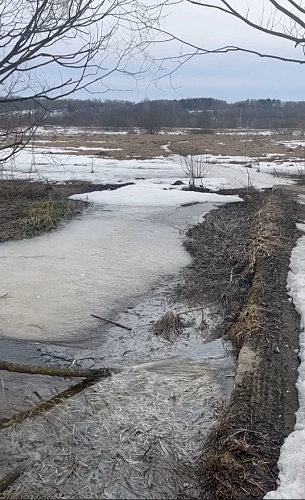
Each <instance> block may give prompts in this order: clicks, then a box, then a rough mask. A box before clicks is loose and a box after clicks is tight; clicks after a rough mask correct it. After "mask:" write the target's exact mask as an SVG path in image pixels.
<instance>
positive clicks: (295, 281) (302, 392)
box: [264, 224, 305, 500]
mask: <svg viewBox="0 0 305 500" xmlns="http://www.w3.org/2000/svg"><path fill="white" fill-rule="evenodd" d="M298 229H300V230H302V231H304V232H305V225H304V224H298ZM290 269H291V271H289V273H288V278H287V289H288V293H289V295H290V296H291V297H292V299H293V303H294V306H295V308H296V311H297V312H298V313H299V315H300V318H301V333H300V351H299V357H300V360H301V364H300V366H299V369H298V373H299V375H298V380H297V383H296V387H297V389H298V393H299V409H298V411H297V413H296V424H295V428H294V431H293V432H292V433H291V434H289V436H288V437H287V438H286V439H285V441H284V444H283V446H282V448H281V453H280V458H279V461H278V468H279V486H278V488H277V490H276V491H270V492H269V493H267V495H266V496H265V497H264V498H265V499H287V500H288V499H304V498H305V236H302V237H301V238H300V239H299V240H298V242H297V245H296V247H295V248H294V249H293V251H292V254H291V259H290Z"/></svg>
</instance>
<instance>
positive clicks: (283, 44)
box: [79, 0, 305, 102]
mask: <svg viewBox="0 0 305 500" xmlns="http://www.w3.org/2000/svg"><path fill="white" fill-rule="evenodd" d="M210 3H211V2H210ZM214 3H215V4H217V3H219V2H217V0H215V2H214ZM248 3H250V4H251V9H252V10H251V12H252V15H253V16H254V20H257V19H258V18H259V15H260V14H261V12H262V9H263V3H264V2H263V0H255V2H248ZM265 3H266V2H265ZM284 3H285V0H284ZM232 4H234V5H235V6H236V7H238V6H240V5H242V6H245V5H246V4H247V2H246V0H233V2H232ZM166 14H167V18H166V21H165V23H164V29H166V30H168V31H169V32H171V33H174V34H175V35H176V36H178V37H179V38H182V39H184V40H187V41H189V42H191V43H194V44H196V45H198V46H200V47H202V48H209V49H213V48H218V47H221V46H224V45H238V46H241V47H246V48H248V49H253V50H258V51H261V52H262V53H272V54H277V55H279V56H286V57H294V58H297V57H300V56H301V53H300V52H298V49H295V48H294V45H293V43H291V42H289V41H283V40H281V39H279V38H276V37H272V36H268V35H265V34H263V33H260V32H257V31H255V30H253V29H251V28H250V27H247V26H246V25H245V24H244V23H242V22H241V21H239V20H237V19H234V18H233V17H232V16H228V15H225V14H222V13H221V12H219V11H214V10H211V9H206V8H203V7H199V6H195V5H191V4H189V3H187V2H182V3H181V4H178V5H172V6H171V7H169V8H168V10H167V12H166ZM180 46H181V44H179V43H175V44H166V43H164V44H160V45H159V46H157V47H154V48H152V49H151V50H152V51H154V53H155V54H156V56H157V57H159V58H160V57H165V58H167V57H170V56H173V55H177V54H179V50H180ZM185 50H187V51H188V49H185ZM165 66H166V68H167V69H168V70H169V71H172V70H173V68H174V66H173V64H172V63H170V62H167V63H165ZM304 76H305V65H304V66H301V65H299V64H293V63H287V62H286V63H285V62H279V61H274V60H270V59H261V58H259V57H257V56H255V55H249V54H244V53H231V54H215V55H201V56H196V57H194V58H192V59H191V60H189V61H188V62H187V63H185V64H184V65H183V66H182V67H181V68H180V69H178V70H177V71H176V72H175V73H174V74H173V75H172V77H171V80H170V79H169V78H164V79H161V80H160V81H159V82H158V87H156V86H155V85H154V84H152V83H150V82H151V78H152V77H149V78H147V79H146V80H145V81H142V82H138V85H137V86H135V83H134V82H131V81H129V82H127V81H126V82H125V81H124V80H123V78H122V77H121V76H120V75H117V76H115V77H113V78H112V79H111V80H110V81H109V85H110V86H111V87H113V88H123V89H125V90H122V91H120V92H118V91H110V92H108V93H107V94H105V95H103V96H100V97H102V98H108V99H127V100H132V101H140V100H142V99H144V98H149V99H182V98H187V97H214V98H218V99H224V100H227V101H230V102H233V101H237V100H244V99H258V98H274V99H281V100H294V101H298V100H305V86H304ZM127 89H129V90H127ZM96 90H97V88H96ZM79 97H89V96H86V94H82V95H81V96H79ZM97 97H98V96H97Z"/></svg>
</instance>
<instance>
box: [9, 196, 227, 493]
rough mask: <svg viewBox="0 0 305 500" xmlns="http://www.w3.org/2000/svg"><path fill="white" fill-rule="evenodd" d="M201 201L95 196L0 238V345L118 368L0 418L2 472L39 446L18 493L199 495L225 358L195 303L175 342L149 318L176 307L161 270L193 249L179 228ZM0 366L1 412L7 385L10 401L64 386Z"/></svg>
mask: <svg viewBox="0 0 305 500" xmlns="http://www.w3.org/2000/svg"><path fill="white" fill-rule="evenodd" d="M212 208H213V205H211V204H209V203H204V204H197V205H193V206H188V207H175V208H173V207H171V208H169V207H167V208H164V207H163V208H162V209H161V208H160V207H159V208H152V207H141V208H139V207H128V208H126V207H125V208H124V209H123V208H122V207H111V210H109V209H107V210H105V209H104V208H103V207H100V208H95V209H90V210H89V211H88V212H87V213H86V214H84V215H82V216H81V217H80V219H79V220H74V221H72V222H71V223H69V224H67V225H65V226H64V227H63V228H62V229H60V230H58V231H56V232H53V233H50V234H45V235H43V236H40V237H37V238H34V239H32V240H24V241H18V242H9V243H4V244H1V245H0V266H1V290H0V295H2V294H3V293H7V294H8V295H7V296H6V297H5V298H3V299H1V301H0V308H1V309H0V310H1V330H0V332H1V336H2V340H1V352H2V358H4V359H7V360H11V361H13V360H19V361H21V362H32V363H48V364H49V363H55V364H57V365H58V364H61V365H64V366H70V365H71V363H73V365H74V366H75V367H77V366H84V367H85V366H88V367H91V366H95V367H96V366H105V365H106V366H111V367H114V368H115V369H114V371H113V374H112V376H111V377H110V378H109V379H107V380H103V381H101V382H100V383H98V384H96V385H95V386H94V387H91V388H89V389H87V390H86V391H85V392H84V393H83V394H81V395H78V396H77V397H74V398H72V399H71V400H68V401H67V402H66V403H63V404H61V405H60V406H59V407H57V408H55V410H54V411H53V412H52V413H51V414H47V415H41V416H39V417H35V418H32V419H29V420H27V421H25V422H24V423H21V424H17V425H16V426H14V428H13V430H12V429H8V430H6V431H1V434H0V437H1V439H0V450H1V451H0V456H2V457H3V458H2V459H1V460H0V465H1V468H2V470H3V471H6V470H9V469H10V468H11V467H12V466H14V465H16V464H17V463H18V460H20V457H22V456H28V453H30V452H32V451H35V452H39V453H40V455H41V457H42V460H40V461H38V463H37V464H36V466H35V467H34V468H33V469H31V470H30V471H29V472H28V473H27V474H26V475H24V476H22V478H21V479H20V480H19V482H18V483H16V484H17V487H18V495H19V496H20V497H23V498H24V497H31V498H41V497H43V498H59V497H63V498H79V497H80V496H82V497H86V498H97V497H99V498H100V497H102V498H139V497H140V498H151V499H155V498H176V496H177V495H178V494H181V495H182V496H184V495H188V494H189V495H191V496H192V497H193V498H199V497H200V494H201V493H200V491H199V489H198V481H197V466H198V464H199V457H200V453H201V450H202V441H203V439H204V436H205V434H206V432H207V431H208V429H209V428H210V427H211V425H212V423H213V422H214V420H215V409H217V408H218V407H219V405H221V404H222V402H223V400H224V398H225V397H226V396H227V395H228V394H229V391H230V387H231V384H232V380H233V379H232V376H233V374H234V366H233V363H232V360H231V358H230V357H228V356H227V353H226V352H225V349H224V346H223V345H222V343H221V341H219V340H216V341H213V342H208V343H206V344H205V343H204V340H203V338H202V337H200V334H199V330H198V331H197V330H196V328H194V325H195V326H196V321H197V320H198V313H194V314H193V313H192V312H191V313H190V316H187V315H188V314H189V313H185V317H184V319H185V320H186V325H187V326H186V328H185V329H184V331H183V333H182V335H181V337H179V338H177V339H176V340H175V341H173V342H169V341H167V340H165V339H163V338H159V337H156V336H155V335H154V334H153V333H152V332H151V330H150V326H151V321H153V320H157V319H159V318H160V317H161V316H162V315H163V314H164V312H166V311H168V310H169V309H171V310H174V311H176V312H179V313H183V312H184V311H185V305H183V304H171V303H170V301H169V299H168V298H167V291H168V290H167V284H166V277H167V276H169V275H170V276H171V280H172V279H173V277H174V276H176V277H177V278H178V273H179V271H180V270H181V268H182V267H183V266H185V265H187V264H188V263H189V262H190V258H189V256H188V254H187V253H186V252H185V251H184V249H183V247H182V245H181V243H182V236H181V229H184V228H185V227H186V226H187V225H188V224H190V223H194V222H196V221H198V220H199V219H200V218H201V217H202V215H203V214H204V213H206V212H207V211H209V210H211V209H212ZM91 313H95V314H98V315H100V316H104V317H107V318H113V319H116V320H119V321H120V322H122V323H124V324H126V325H128V326H131V327H132V332H128V331H126V330H122V329H120V328H117V327H111V326H109V325H107V324H105V323H103V322H100V321H99V320H96V319H94V318H92V317H91V316H90V314H91ZM192 314H193V315H192ZM200 314H201V318H202V319H203V317H204V319H205V320H206V321H207V322H209V321H211V322H213V321H214V317H213V314H212V313H211V311H208V310H206V311H204V310H202V311H201V312H200ZM200 314H199V315H200ZM0 374H1V372H0ZM1 378H2V391H1V397H0V400H2V408H3V409H4V415H2V416H7V413H6V414H5V412H7V411H8V408H9V406H10V401H9V399H8V398H9V395H10V394H11V391H13V393H14V397H15V400H14V401H13V407H14V413H15V412H16V411H20V410H21V409H24V408H26V407H31V405H32V404H37V402H38V400H37V398H38V397H39V398H41V397H42V398H43V399H47V398H49V397H51V396H52V391H54V387H55V388H56V390H57V391H60V390H63V389H64V388H65V387H63V382H62V381H60V380H59V381H57V382H56V381H54V380H52V382H51V383H50V382H49V381H47V377H32V376H26V375H25V376H22V377H19V378H18V375H12V376H11V377H8V376H7V375H4V374H3V372H2V374H1ZM66 383H67V382H66ZM51 384H53V385H52V386H51ZM53 393H54V392H53ZM11 409H12V406H11ZM71 470H73V471H75V473H74V472H73V473H71Z"/></svg>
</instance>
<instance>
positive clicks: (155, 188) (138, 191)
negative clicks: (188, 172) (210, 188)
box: [71, 182, 242, 207]
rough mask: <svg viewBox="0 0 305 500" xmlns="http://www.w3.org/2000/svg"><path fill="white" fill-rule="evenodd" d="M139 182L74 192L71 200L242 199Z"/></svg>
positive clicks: (164, 202)
mask: <svg viewBox="0 0 305 500" xmlns="http://www.w3.org/2000/svg"><path fill="white" fill-rule="evenodd" d="M165 186H166V185H164V184H153V183H148V182H146V183H139V184H135V185H133V186H125V187H123V188H120V189H116V190H115V191H94V192H92V193H85V194H76V195H73V196H71V199H73V200H81V201H87V202H90V203H99V204H105V205H121V206H133V207H136V206H140V207H144V206H146V207H169V206H180V205H183V204H186V203H228V202H238V201H242V200H241V198H239V196H223V195H219V194H214V193H196V192H192V191H182V190H181V189H175V188H173V187H172V186H170V185H167V186H166V187H165Z"/></svg>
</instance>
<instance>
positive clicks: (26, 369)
mask: <svg viewBox="0 0 305 500" xmlns="http://www.w3.org/2000/svg"><path fill="white" fill-rule="evenodd" d="M0 370H5V371H8V372H16V373H28V374H30V375H34V374H35V375H50V376H51V377H84V378H90V379H91V378H102V377H108V375H110V371H109V368H97V369H76V368H58V367H54V366H34V365H23V364H20V363H11V362H9V361H0Z"/></svg>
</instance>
